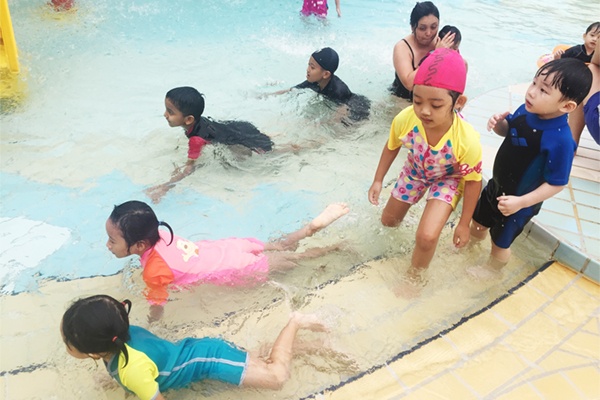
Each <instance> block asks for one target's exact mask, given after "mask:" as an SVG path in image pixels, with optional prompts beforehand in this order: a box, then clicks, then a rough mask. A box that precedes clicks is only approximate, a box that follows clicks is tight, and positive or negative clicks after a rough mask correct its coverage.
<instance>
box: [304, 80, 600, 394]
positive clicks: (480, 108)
mask: <svg viewBox="0 0 600 400" xmlns="http://www.w3.org/2000/svg"><path fill="white" fill-rule="evenodd" d="M527 87H528V83H527V84H521V85H514V86H509V87H508V88H506V87H505V88H500V89H497V90H493V91H491V92H488V93H486V94H484V95H482V96H480V97H478V98H476V99H474V100H472V101H470V102H469V104H468V106H467V108H466V109H465V116H466V118H467V119H468V120H469V121H470V122H471V123H472V124H473V125H474V126H475V127H476V128H477V129H478V130H479V132H480V133H481V141H482V145H483V157H484V164H483V166H484V173H485V175H486V177H490V176H491V170H492V167H493V161H494V156H495V153H496V149H497V148H498V146H499V145H500V143H501V140H502V138H500V137H498V136H497V135H495V134H493V133H489V132H487V130H486V124H487V120H488V119H489V117H490V116H491V115H492V114H494V113H497V112H501V111H504V110H510V111H511V112H513V111H514V110H515V109H516V108H517V107H518V106H519V105H520V104H522V102H523V99H524V93H525V90H526V89H527ZM599 150H600V149H599V147H598V145H597V144H596V143H595V142H594V141H593V139H592V138H591V137H590V136H589V133H588V132H587V130H586V131H584V133H583V135H582V138H581V141H580V145H579V149H578V152H577V156H576V157H575V161H574V163H573V169H572V172H571V179H570V182H569V184H568V186H567V187H566V188H565V189H564V190H563V191H562V192H561V193H560V194H559V195H557V196H555V197H554V198H552V199H550V200H547V201H546V202H545V203H544V206H543V208H542V211H541V212H540V214H539V215H538V216H537V217H536V218H535V219H534V225H535V226H534V229H532V230H536V231H539V230H543V231H544V232H545V236H546V237H553V238H555V239H557V240H558V241H560V244H559V245H558V246H557V247H556V248H555V249H554V251H553V252H552V254H551V257H552V258H553V259H556V260H560V261H563V262H564V263H565V264H566V265H568V266H565V265H563V264H561V263H559V262H554V263H552V264H551V265H550V266H549V267H547V268H545V269H543V270H542V271H541V272H539V273H538V274H537V275H535V276H534V277H533V278H532V279H530V280H529V281H527V282H526V283H525V284H524V285H523V286H521V287H520V288H518V289H517V290H515V291H514V292H512V293H511V294H510V295H508V296H507V297H506V298H504V299H502V300H501V301H499V302H498V303H496V304H495V305H494V306H493V307H490V308H489V309H487V310H482V312H481V313H480V314H478V315H476V316H475V317H473V318H470V319H468V321H467V322H465V323H463V324H462V325H460V326H458V327H457V328H456V329H454V330H452V331H450V332H448V333H447V334H445V335H444V334H443V335H440V336H439V337H437V338H435V339H434V340H432V341H431V342H430V343H428V344H426V345H424V346H422V347H420V348H418V349H417V350H415V351H413V352H411V353H409V354H407V355H405V356H403V357H402V358H400V359H399V360H397V361H395V362H393V363H391V364H389V365H385V366H384V367H381V368H379V369H377V370H375V371H374V372H372V373H370V374H368V375H365V376H363V377H361V378H360V379H356V380H354V381H352V382H349V383H347V384H343V385H340V386H339V388H337V389H333V390H329V391H327V390H326V391H324V392H322V393H318V394H315V395H314V396H313V398H315V399H322V400H325V399H327V400H338V399H339V400H341V399H365V400H367V399H377V400H380V399H427V400H428V399H561V400H562V399H600V286H599V285H598V282H599V280H600V267H599V260H600V183H599V182H600V151H599Z"/></svg>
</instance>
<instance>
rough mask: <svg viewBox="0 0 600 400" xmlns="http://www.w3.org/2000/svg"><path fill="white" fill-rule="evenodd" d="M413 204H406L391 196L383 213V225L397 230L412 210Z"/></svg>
mask: <svg viewBox="0 0 600 400" xmlns="http://www.w3.org/2000/svg"><path fill="white" fill-rule="evenodd" d="M410 206H411V204H409V203H405V202H403V201H400V200H398V199H396V198H395V197H393V196H390V198H389V199H388V202H387V203H386V205H385V208H384V209H383V212H382V213H381V223H382V224H383V226H389V227H391V228H395V227H397V226H398V225H400V223H401V222H402V221H403V220H404V217H405V216H406V213H407V212H408V210H409V209H410Z"/></svg>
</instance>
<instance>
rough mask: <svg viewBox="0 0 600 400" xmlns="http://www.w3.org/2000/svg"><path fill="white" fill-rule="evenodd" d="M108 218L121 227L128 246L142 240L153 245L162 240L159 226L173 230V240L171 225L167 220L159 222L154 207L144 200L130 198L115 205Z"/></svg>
mask: <svg viewBox="0 0 600 400" xmlns="http://www.w3.org/2000/svg"><path fill="white" fill-rule="evenodd" d="M108 219H109V220H110V222H112V223H113V224H114V225H115V226H116V227H117V228H119V230H120V231H121V234H122V235H123V239H125V243H127V247H128V248H129V247H131V246H133V245H134V244H136V243H138V242H140V241H145V242H147V243H148V245H149V246H150V247H153V246H154V245H155V244H156V243H158V241H159V240H160V235H159V233H158V227H159V226H164V227H166V228H167V229H168V230H169V232H171V242H172V241H173V229H171V226H169V224H167V223H166V222H162V221H160V222H159V221H158V218H156V214H155V213H154V211H153V210H152V208H151V207H150V206H149V205H148V204H146V203H144V202H143V201H138V200H130V201H126V202H125V203H123V204H119V205H118V206H115V207H114V208H113V211H112V213H111V214H110V216H109V217H108ZM169 244H171V243H169Z"/></svg>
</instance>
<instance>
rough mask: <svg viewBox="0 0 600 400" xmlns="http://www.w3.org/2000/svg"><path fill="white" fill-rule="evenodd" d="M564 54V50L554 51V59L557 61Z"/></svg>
mask: <svg viewBox="0 0 600 400" xmlns="http://www.w3.org/2000/svg"><path fill="white" fill-rule="evenodd" d="M564 52H565V50H564V49H558V50H556V52H555V53H554V59H555V60H558V59H559V58H561V57H562V55H563V53H564Z"/></svg>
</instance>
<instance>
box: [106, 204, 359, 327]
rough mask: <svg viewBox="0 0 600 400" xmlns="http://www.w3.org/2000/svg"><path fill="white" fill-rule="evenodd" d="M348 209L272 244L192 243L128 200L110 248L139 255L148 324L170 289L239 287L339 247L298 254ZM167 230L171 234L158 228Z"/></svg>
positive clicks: (116, 213) (112, 220)
mask: <svg viewBox="0 0 600 400" xmlns="http://www.w3.org/2000/svg"><path fill="white" fill-rule="evenodd" d="M348 211H349V209H348V207H347V206H346V204H344V203H333V204H330V205H329V206H327V208H326V209H325V210H324V211H323V212H322V213H321V214H319V215H318V216H317V217H316V218H315V219H313V220H312V221H311V222H310V223H309V224H307V225H305V226H304V227H302V228H301V229H299V230H297V231H295V232H293V233H290V234H288V235H285V236H283V237H282V238H280V239H278V240H276V241H274V242H268V243H263V242H261V241H260V240H258V239H255V238H228V239H221V240H201V241H198V242H192V241H189V240H186V239H183V238H181V237H178V236H175V235H174V234H173V230H172V229H171V227H170V226H169V225H168V224H167V223H165V222H159V221H158V219H157V218H156V214H154V211H153V210H152V208H150V206H148V205H147V204H146V203H143V202H141V201H128V202H125V203H123V204H121V205H118V206H115V208H114V209H113V212H112V213H111V215H110V217H109V218H108V220H107V221H106V233H107V234H108V242H107V244H106V245H107V247H108V249H109V250H110V251H111V252H112V253H113V254H114V255H115V256H116V257H118V258H122V257H127V256H129V255H132V254H137V255H138V256H140V262H141V264H142V268H143V270H144V271H143V273H142V276H143V278H144V282H145V283H146V290H145V292H144V293H145V295H146V298H147V299H148V302H149V303H150V304H151V305H152V306H151V308H150V316H149V317H150V320H157V319H159V318H160V317H161V315H162V312H163V308H162V306H163V305H164V304H165V303H166V302H167V299H168V297H169V295H168V288H169V286H171V285H176V286H186V285H190V284H193V283H212V284H216V285H228V286H239V285H244V284H249V283H256V282H261V281H264V280H266V278H267V275H268V273H269V271H270V270H286V269H290V268H293V267H294V266H296V265H297V262H298V261H299V260H302V259H304V258H313V257H319V256H321V255H324V254H326V253H327V252H329V251H331V250H333V249H337V247H338V246H332V247H329V248H312V249H308V250H306V251H304V252H301V253H296V252H294V251H295V250H296V249H297V247H298V242H299V241H300V240H302V239H304V238H306V237H309V236H312V235H314V234H315V233H316V232H318V231H319V230H321V229H323V228H325V227H326V226H328V225H329V224H331V223H332V222H334V221H335V220H337V219H338V218H340V217H341V216H343V215H344V214H346V213H348ZM161 225H162V226H164V227H166V228H167V229H168V232H166V231H164V230H159V229H158V228H159V226H161Z"/></svg>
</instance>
